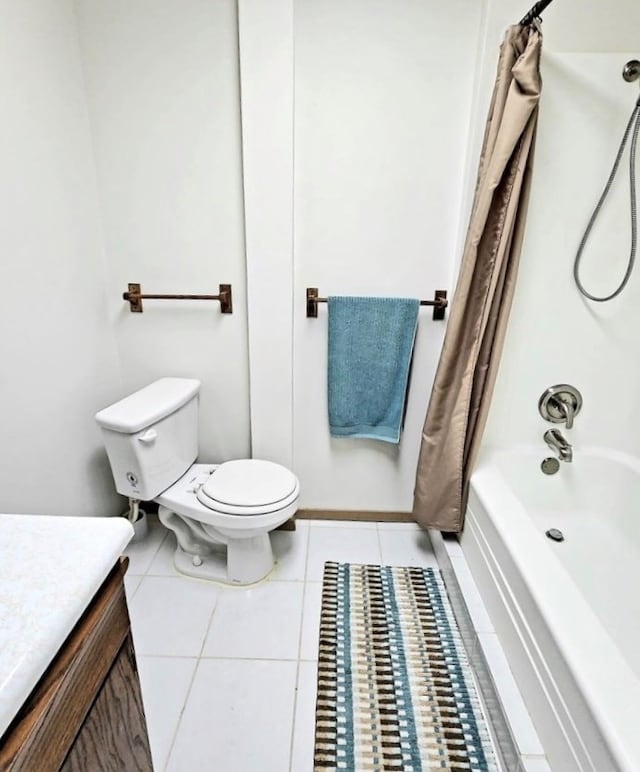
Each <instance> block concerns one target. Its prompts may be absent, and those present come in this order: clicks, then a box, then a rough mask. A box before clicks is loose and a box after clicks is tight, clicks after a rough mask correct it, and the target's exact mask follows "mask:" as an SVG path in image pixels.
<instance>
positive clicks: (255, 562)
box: [96, 378, 300, 584]
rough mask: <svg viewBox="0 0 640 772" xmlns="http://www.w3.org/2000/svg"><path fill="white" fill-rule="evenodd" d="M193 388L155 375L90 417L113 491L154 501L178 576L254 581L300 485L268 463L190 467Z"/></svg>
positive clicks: (194, 435)
mask: <svg viewBox="0 0 640 772" xmlns="http://www.w3.org/2000/svg"><path fill="white" fill-rule="evenodd" d="M199 391H200V381H197V380H194V379H190V378H161V379H160V380H158V381H155V382H154V383H152V384H150V385H149V386H146V387H145V388H144V389H140V391H136V392H135V393H134V394H131V395H130V396H128V397H125V399H122V400H120V402H116V403H115V404H114V405H111V406H110V407H107V408H105V409H104V410H101V411H100V412H99V413H98V414H97V415H96V421H97V422H98V424H99V425H100V427H101V429H102V434H103V437H104V443H105V447H106V449H107V455H108V456H109V462H110V464H111V471H112V473H113V479H114V480H115V484H116V489H117V490H118V492H119V493H122V494H123V495H125V496H128V497H129V498H130V499H134V500H137V501H151V500H153V501H157V502H158V504H159V505H160V506H159V510H158V514H159V517H160V521H161V522H162V523H163V524H164V525H165V526H166V527H167V528H169V529H171V530H172V531H173V532H174V533H175V535H176V537H177V540H178V547H177V549H176V553H175V558H174V560H175V566H176V568H177V570H178V571H180V572H181V573H183V574H187V575H189V576H194V577H198V578H201V579H211V580H215V581H220V582H225V583H229V584H251V583H253V582H258V581H259V580H260V579H263V578H264V577H265V576H267V575H268V574H269V572H270V571H271V569H272V568H273V553H272V551H271V542H270V540H269V531H272V530H273V529H274V528H277V527H278V526H279V525H282V523H284V522H285V521H286V520H288V519H289V518H290V517H292V516H293V515H294V514H295V512H296V509H297V504H298V496H299V492H300V484H299V482H298V479H297V478H296V476H295V475H294V474H293V473H292V472H290V471H289V470H288V469H286V468H285V467H283V466H280V464H274V463H272V462H270V461H259V460H256V459H243V460H235V461H227V462H226V463H224V464H220V465H215V464H195V463H194V461H195V459H196V456H197V455H198V392H199ZM225 548H226V549H225Z"/></svg>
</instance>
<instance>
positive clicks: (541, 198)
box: [461, 51, 640, 772]
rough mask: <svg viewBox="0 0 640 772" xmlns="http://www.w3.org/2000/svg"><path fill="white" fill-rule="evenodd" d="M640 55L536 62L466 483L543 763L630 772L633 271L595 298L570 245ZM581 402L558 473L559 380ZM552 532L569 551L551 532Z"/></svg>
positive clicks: (629, 96)
mask: <svg viewBox="0 0 640 772" xmlns="http://www.w3.org/2000/svg"><path fill="white" fill-rule="evenodd" d="M638 53H639V52H638V51H635V52H633V51H632V52H620V53H616V54H557V53H551V54H547V55H545V57H543V63H542V74H543V79H544V99H543V103H542V106H541V114H540V124H539V134H538V146H537V152H536V156H537V157H536V164H535V170H534V178H533V185H532V195H531V203H530V213H529V220H528V226H527V235H526V238H525V244H524V248H523V254H522V258H521V267H520V275H519V281H518V287H517V289H516V294H515V298H514V304H513V309H512V315H511V321H510V327H509V331H508V333H507V339H506V342H505V348H504V354H503V359H502V363H501V369H500V373H499V375H498V381H497V384H496V389H495V394H494V398H493V403H492V408H491V412H490V415H489V420H488V423H487V428H486V432H485V436H484V442H483V447H482V449H481V453H480V458H479V462H478V465H477V467H476V471H475V472H474V475H473V476H472V479H471V493H470V498H469V509H468V513H467V527H466V530H465V532H464V534H463V536H462V542H461V543H462V547H463V550H464V553H465V556H466V558H467V561H468V562H469V564H470V567H471V569H472V572H473V574H474V578H475V580H476V582H477V584H478V587H479V589H480V591H481V593H482V595H483V598H484V599H485V602H486V604H487V606H488V608H489V611H490V614H491V616H492V620H493V622H494V625H495V627H496V629H497V632H498V634H499V637H500V640H501V643H502V645H503V647H504V649H505V652H506V654H507V657H508V659H509V662H510V664H511V667H512V670H513V672H514V675H515V676H516V680H517V681H518V685H519V687H520V689H521V691H522V693H523V697H524V698H525V701H526V703H527V706H528V708H529V711H530V712H531V715H532V718H533V720H534V723H535V725H536V729H537V730H538V732H539V734H540V737H541V739H542V742H543V745H544V746H545V752H546V753H547V755H548V758H549V761H550V763H551V766H552V768H553V769H562V770H563V772H572V771H573V770H581V771H583V770H593V772H599V771H600V770H604V769H606V770H612V771H613V770H625V772H626V771H627V770H629V772H631V770H637V769H639V768H640V738H639V737H638V734H637V721H636V722H635V725H634V721H633V719H634V716H635V717H636V718H637V710H638V708H637V706H638V704H639V703H640V659H639V658H638V651H640V645H639V644H640V628H639V627H638V622H637V620H638V619H639V618H640V607H639V608H635V609H634V608H633V604H634V603H637V600H635V599H634V588H636V587H637V586H638V580H639V579H640V575H639V570H638V565H640V519H639V518H638V501H639V500H640V498H639V497H640V433H638V432H637V431H634V430H633V427H634V426H635V425H636V424H637V413H638V399H639V397H638V395H639V394H640V363H639V362H638V360H637V357H635V356H634V354H633V352H634V351H635V350H637V329H638V322H640V310H639V309H640V274H639V273H638V272H636V273H635V274H634V275H633V276H632V277H631V280H630V282H629V285H628V287H627V288H626V290H625V291H624V292H623V293H622V295H621V296H620V297H619V298H616V299H615V300H613V301H611V302H609V303H606V304H599V303H591V302H589V301H587V300H586V299H584V298H583V297H581V296H580V294H579V293H578V291H577V289H576V287H575V284H574V282H573V276H572V266H573V260H574V257H575V253H576V249H577V247H578V243H579V240H580V237H581V235H582V233H583V232H584V227H585V225H586V223H587V220H588V218H589V215H590V214H591V212H592V211H593V206H594V203H595V202H596V201H597V199H598V197H599V195H600V193H601V192H602V188H603V186H604V182H605V181H606V179H607V176H608V174H609V172H610V169H611V164H612V161H613V159H614V157H615V153H616V151H617V147H618V142H619V137H620V136H621V133H622V131H623V129H624V126H625V125H626V123H627V121H628V116H629V111H630V110H631V109H632V107H633V103H634V102H635V100H637V98H638V89H637V84H631V85H630V84H627V83H625V82H624V81H623V79H622V78H621V71H622V68H623V66H624V64H625V62H626V61H628V60H629V59H632V58H638ZM626 176H627V175H626V174H625V175H623V174H621V175H619V179H618V181H617V182H616V185H615V186H614V189H613V191H612V194H611V196H610V198H609V200H608V202H607V205H606V207H605V209H604V210H603V214H602V217H601V219H600V220H599V222H598V224H597V226H596V228H595V229H594V232H593V234H592V237H591V240H590V243H589V247H588V250H587V252H586V253H585V258H584V261H583V268H582V276H583V280H584V282H585V283H586V284H588V286H589V287H590V288H592V289H593V291H594V294H599V295H604V294H606V293H607V292H610V291H611V289H613V288H615V287H616V286H617V285H618V284H619V280H620V277H621V276H622V275H623V274H624V270H625V266H626V261H627V258H628V255H629V241H628V239H629V236H628V234H629V190H628V182H627V180H626ZM561 382H564V383H571V384H574V385H575V386H576V387H577V388H578V389H579V390H580V391H581V393H582V395H583V397H584V405H583V408H582V411H581V413H580V415H579V416H578V417H577V418H576V421H575V426H574V428H572V429H570V430H566V429H565V428H564V427H563V426H561V427H560V429H561V430H562V433H563V435H564V436H565V437H566V439H567V441H568V442H569V443H571V445H572V446H573V461H572V462H571V463H561V465H560V470H559V472H558V473H557V474H556V475H555V476H551V477H549V476H546V475H544V474H543V473H542V472H541V470H540V463H541V462H542V460H543V459H544V458H545V457H547V456H549V455H551V453H550V451H549V448H548V447H547V445H546V444H545V442H544V441H543V434H544V432H545V431H546V430H547V429H549V428H551V426H552V425H551V424H549V423H547V422H546V421H544V420H543V419H542V418H541V417H540V415H539V413H538V400H539V398H540V395H541V394H542V393H543V392H544V391H545V389H546V388H548V387H549V386H550V385H552V384H554V383H561ZM549 528H557V529H559V530H560V531H562V532H563V534H564V537H565V541H564V542H561V543H555V542H552V541H551V540H549V539H547V538H546V537H545V531H547V530H548V529H549Z"/></svg>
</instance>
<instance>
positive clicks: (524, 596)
mask: <svg viewBox="0 0 640 772" xmlns="http://www.w3.org/2000/svg"><path fill="white" fill-rule="evenodd" d="M545 455H548V453H545V452H544V449H542V448H536V449H535V450H532V449H527V448H515V449H513V450H511V451H508V452H506V451H501V452H494V453H492V454H489V455H488V456H487V457H486V458H484V459H483V460H482V461H481V462H480V463H479V464H478V467H477V469H476V471H475V472H474V474H473V476H472V478H471V488H470V494H469V504H468V511H467V520H466V524H465V530H464V533H463V534H462V538H461V544H462V548H463V551H464V554H465V557H466V559H467V562H468V563H469V565H470V568H471V571H472V573H473V575H474V578H475V580H476V582H477V584H478V587H479V589H480V592H481V593H482V595H483V598H484V600H485V603H486V605H487V608H488V610H489V613H490V615H491V618H492V621H493V623H494V625H495V628H496V631H497V633H498V636H499V638H500V640H501V643H502V645H503V648H504V650H505V653H506V655H507V658H508V660H509V664H510V666H511V669H512V671H513V674H514V676H515V678H516V680H517V681H518V684H519V686H520V689H521V691H522V694H523V697H524V699H525V702H526V703H527V707H528V708H529V712H530V713H531V717H532V719H533V721H534V724H535V725H536V729H537V730H538V733H539V735H540V738H541V740H542V743H543V745H544V747H545V751H546V754H547V757H548V758H549V762H550V764H551V767H552V769H553V770H554V772H573V770H581V771H583V770H589V772H615V771H616V770H624V772H640V461H638V460H637V459H634V458H632V457H630V456H626V455H624V454H621V453H616V452H614V451H611V450H608V449H602V448H589V449H577V450H576V451H575V454H574V461H573V463H572V464H562V465H561V468H560V471H559V472H558V473H557V474H556V475H553V476H547V475H544V474H543V473H542V472H541V470H540V462H541V460H542V458H543V457H544V456H545ZM550 528H557V529H560V530H561V531H562V533H563V535H564V538H565V540H564V541H563V542H554V541H551V540H550V539H549V538H547V537H546V536H545V531H547V530H548V529H550Z"/></svg>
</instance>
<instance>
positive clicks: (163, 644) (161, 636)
mask: <svg viewBox="0 0 640 772" xmlns="http://www.w3.org/2000/svg"><path fill="white" fill-rule="evenodd" d="M218 594H219V589H218V588H217V587H216V585H214V584H210V583H206V582H200V581H198V580H196V579H187V578H182V577H175V578H174V577H164V576H145V577H144V579H143V580H142V582H141V583H140V587H138V590H137V591H136V594H135V596H134V598H133V600H132V601H131V604H130V606H129V612H130V614H131V626H132V630H133V642H134V644H135V648H136V653H137V654H138V655H140V656H141V655H145V654H146V655H158V656H169V657H197V656H198V655H199V654H200V651H201V649H202V643H203V641H204V637H205V635H206V632H207V628H208V626H209V621H210V619H211V614H212V613H213V609H214V607H215V605H216V600H217V598H218Z"/></svg>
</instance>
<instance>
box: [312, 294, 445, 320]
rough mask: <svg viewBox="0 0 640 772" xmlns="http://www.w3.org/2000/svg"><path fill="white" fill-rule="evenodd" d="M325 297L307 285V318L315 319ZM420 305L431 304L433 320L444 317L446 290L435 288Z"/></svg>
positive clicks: (324, 301)
mask: <svg viewBox="0 0 640 772" xmlns="http://www.w3.org/2000/svg"><path fill="white" fill-rule="evenodd" d="M326 302H327V298H319V297H318V288H317V287H307V318H309V319H316V318H317V316H318V303H326ZM420 305H421V306H433V318H434V320H440V319H444V312H445V309H446V307H447V306H448V305H449V301H448V300H447V291H446V290H436V291H435V292H434V293H433V300H421V301H420Z"/></svg>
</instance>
